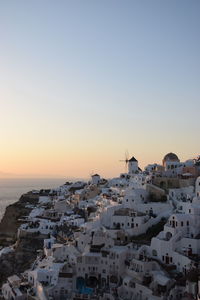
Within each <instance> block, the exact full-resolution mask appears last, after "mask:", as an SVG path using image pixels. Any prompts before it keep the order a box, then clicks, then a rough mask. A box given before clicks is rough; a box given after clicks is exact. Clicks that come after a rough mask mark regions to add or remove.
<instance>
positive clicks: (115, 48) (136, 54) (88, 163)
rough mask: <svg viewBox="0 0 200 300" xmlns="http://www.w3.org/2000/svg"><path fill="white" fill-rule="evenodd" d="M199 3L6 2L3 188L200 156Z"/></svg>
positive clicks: (1, 87) (1, 47)
mask: <svg viewBox="0 0 200 300" xmlns="http://www.w3.org/2000/svg"><path fill="white" fill-rule="evenodd" d="M199 15H200V1H199V0H190V1H189V0H187V1H186V0H168V1H164V0H163V1H162V0H146V1H145V0H138V1H134V0H130V1H129V0H124V1H122V0H99V1H97V0H84V1H83V0H71V1H67V0H59V1H55V0H29V1H27V0H24V1H23V0H18V1H16V0H13V1H11V0H1V1H0V37H1V38H0V132H1V134H0V177H5V176H8V177H9V176H10V177H15V176H22V177H69V176H70V177H84V178H85V177H88V176H89V175H90V174H91V173H92V172H98V173H100V174H101V175H102V176H105V177H110V176H117V175H118V174H119V173H120V172H124V164H123V163H122V162H119V160H121V159H124V153H125V151H126V150H128V151H129V154H130V156H132V155H134V156H135V157H136V158H137V159H138V161H139V164H140V166H141V167H144V166H145V165H146V164H147V163H154V162H157V163H160V162H161V160H162V158H163V156H164V155H165V154H166V153H167V152H171V151H172V152H175V153H176V154H177V155H178V156H179V158H180V160H185V159H187V158H191V157H194V156H196V155H197V154H200V138H199V129H200V117H199V115H200V99H199V96H200V17H199Z"/></svg>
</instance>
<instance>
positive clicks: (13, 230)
mask: <svg viewBox="0 0 200 300" xmlns="http://www.w3.org/2000/svg"><path fill="white" fill-rule="evenodd" d="M38 199H39V198H38V195H33V194H31V193H28V194H25V195H22V196H21V198H20V199H19V201H18V202H16V203H14V204H11V205H9V206H8V207H7V208H6V211H5V214H4V216H3V219H2V220H1V223H0V246H3V247H6V246H10V245H12V244H14V243H15V241H16V239H17V229H18V227H19V226H20V225H21V224H22V223H23V222H22V221H20V218H22V217H24V216H27V215H28V214H29V213H30V212H31V208H27V207H26V205H28V204H32V205H35V204H36V203H37V202H38Z"/></svg>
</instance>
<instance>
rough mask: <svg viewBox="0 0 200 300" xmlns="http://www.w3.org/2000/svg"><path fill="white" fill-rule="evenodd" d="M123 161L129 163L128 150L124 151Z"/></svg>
mask: <svg viewBox="0 0 200 300" xmlns="http://www.w3.org/2000/svg"><path fill="white" fill-rule="evenodd" d="M125 161H126V163H128V161H129V153H128V150H126V151H125Z"/></svg>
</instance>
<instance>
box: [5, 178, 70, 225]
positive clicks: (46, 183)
mask: <svg viewBox="0 0 200 300" xmlns="http://www.w3.org/2000/svg"><path fill="white" fill-rule="evenodd" d="M69 180H70V179H66V178H65V179H64V178H56V179H52V178H39V179H38V178H26V179H24V178H12V179H10V178H9V179H8V178H6V179H1V178H0V221H1V219H2V217H3V215H4V213H5V209H6V207H7V206H8V205H10V204H12V203H14V202H16V201H18V200H19V198H20V196H21V195H22V194H24V193H26V192H29V191H32V190H40V189H48V188H56V187H58V186H60V185H62V184H64V183H65V182H66V181H69ZM71 181H72V180H71ZM73 181H75V180H73Z"/></svg>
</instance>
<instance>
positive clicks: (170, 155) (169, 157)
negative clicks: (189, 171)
mask: <svg viewBox="0 0 200 300" xmlns="http://www.w3.org/2000/svg"><path fill="white" fill-rule="evenodd" d="M166 161H179V158H178V156H177V155H176V154H175V153H172V152H170V153H167V154H166V155H165V157H164V158H163V163H164V162H166Z"/></svg>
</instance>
